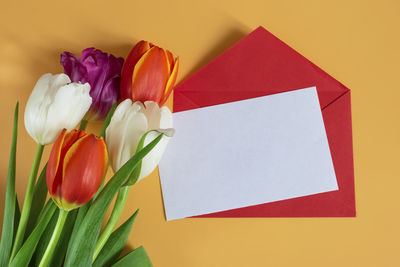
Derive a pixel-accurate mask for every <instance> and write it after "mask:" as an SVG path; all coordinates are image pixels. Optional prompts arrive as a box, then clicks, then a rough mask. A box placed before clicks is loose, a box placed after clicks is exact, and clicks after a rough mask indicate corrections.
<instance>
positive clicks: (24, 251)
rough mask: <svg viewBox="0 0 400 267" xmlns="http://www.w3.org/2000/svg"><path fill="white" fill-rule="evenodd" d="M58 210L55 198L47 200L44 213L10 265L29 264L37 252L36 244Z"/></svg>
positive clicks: (16, 266)
mask: <svg viewBox="0 0 400 267" xmlns="http://www.w3.org/2000/svg"><path fill="white" fill-rule="evenodd" d="M55 210H56V205H55V204H54V202H53V200H49V201H47V204H46V206H45V207H44V209H43V212H42V214H41V215H40V216H39V221H38V223H37V225H36V227H35V229H33V232H32V233H31V234H30V236H29V237H28V239H27V240H26V241H25V243H24V244H23V245H22V247H21V248H20V250H19V251H18V253H17V255H16V256H15V257H14V259H13V260H12V262H11V263H10V265H9V267H24V266H28V264H29V262H30V261H31V258H32V255H33V253H34V252H35V249H36V246H37V244H38V242H39V240H40V237H41V236H42V234H43V232H44V230H45V229H46V227H47V224H48V223H49V221H50V219H51V217H52V216H53V214H54V212H55Z"/></svg>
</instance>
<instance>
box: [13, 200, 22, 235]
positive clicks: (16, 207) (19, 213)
mask: <svg viewBox="0 0 400 267" xmlns="http://www.w3.org/2000/svg"><path fill="white" fill-rule="evenodd" d="M20 218H21V211H20V209H19V205H18V196H16V198H15V215H14V238H15V235H16V234H17V228H18V224H19V219H20Z"/></svg>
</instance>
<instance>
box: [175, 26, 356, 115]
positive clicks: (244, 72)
mask: <svg viewBox="0 0 400 267" xmlns="http://www.w3.org/2000/svg"><path fill="white" fill-rule="evenodd" d="M293 84H295V87H294V86H293ZM311 86H316V87H317V90H318V96H319V99H320V103H321V107H325V106H326V105H328V104H329V103H331V102H332V101H334V100H335V99H336V98H337V97H338V96H340V95H342V94H343V93H344V92H346V91H348V88H346V87H345V86H344V85H343V84H341V83H340V82H338V81H337V80H335V79H334V78H332V77H331V76H329V75H328V74H327V73H326V72H324V71H323V70H321V69H320V68H319V67H318V66H316V65H315V64H313V63H312V62H310V61H309V60H307V59H306V58H305V57H303V56H302V55H300V54H299V53H298V52H296V51H295V50H294V49H292V48H290V47H289V46H288V45H286V44H285V43H283V42H282V41H280V40H279V39H278V38H277V37H275V36H274V35H272V34H271V33H269V32H268V31H267V30H265V29H264V28H262V27H259V28H258V29H256V30H255V31H253V32H252V33H251V34H249V35H248V36H246V37H244V38H243V39H242V40H240V41H239V42H237V43H236V44H235V45H233V46H232V47H231V48H229V49H228V50H226V51H225V52H223V53H222V54H221V55H219V56H218V57H217V58H215V59H214V60H212V61H211V62H210V63H209V64H208V65H206V66H205V67H203V68H202V69H200V70H199V71H198V72H197V73H195V74H194V75H192V76H191V77H189V78H188V79H186V80H185V81H183V82H182V83H180V84H179V85H178V86H177V87H176V88H175V93H174V97H176V99H177V101H174V111H175V112H179V111H183V110H188V109H192V108H197V107H205V106H209V105H210V104H211V105H216V104H222V103H227V102H233V101H238V100H244V99H248V98H254V97H260V96H265V95H270V94H276V93H281V92H285V91H291V90H294V89H298V88H306V87H311ZM182 95H185V96H186V98H189V99H191V101H192V102H194V104H196V105H197V106H193V105H186V104H183V105H182V103H181V102H180V101H179V97H180V96H182ZM174 99H175V98H174ZM210 100H211V101H210Z"/></svg>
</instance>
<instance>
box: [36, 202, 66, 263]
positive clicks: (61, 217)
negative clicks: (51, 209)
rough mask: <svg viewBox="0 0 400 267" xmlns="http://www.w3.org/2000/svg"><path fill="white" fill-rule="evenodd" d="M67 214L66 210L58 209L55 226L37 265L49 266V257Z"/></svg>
mask: <svg viewBox="0 0 400 267" xmlns="http://www.w3.org/2000/svg"><path fill="white" fill-rule="evenodd" d="M67 216H68V211H66V210H63V209H59V213H58V219H57V224H56V227H55V228H54V231H53V234H52V236H51V238H50V241H49V244H48V245H47V248H46V251H45V252H44V254H43V257H42V260H41V261H40V263H39V267H47V266H49V263H50V260H51V257H52V256H53V253H54V250H55V248H56V246H57V243H58V239H59V238H60V235H61V232H62V230H63V227H64V223H65V220H66V219H67Z"/></svg>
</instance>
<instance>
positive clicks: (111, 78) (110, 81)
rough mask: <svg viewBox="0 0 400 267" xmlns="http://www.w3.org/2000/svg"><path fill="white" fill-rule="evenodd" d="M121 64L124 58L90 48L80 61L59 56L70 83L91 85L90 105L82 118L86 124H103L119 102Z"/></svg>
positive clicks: (66, 54)
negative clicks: (88, 121)
mask: <svg viewBox="0 0 400 267" xmlns="http://www.w3.org/2000/svg"><path fill="white" fill-rule="evenodd" d="M123 63H124V59H123V58H121V57H120V58H116V57H115V56H113V55H111V54H107V53H104V52H102V51H101V50H99V49H95V48H93V47H91V48H86V49H85V50H83V51H82V57H81V58H79V57H77V56H75V55H74V54H72V53H70V52H64V53H62V54H61V65H63V67H64V73H65V74H67V75H68V76H69V77H70V79H71V81H72V82H81V83H86V82H88V83H89V84H90V96H91V97H92V100H93V102H92V105H91V107H90V109H89V111H88V113H87V114H86V116H85V119H86V120H90V121H96V120H104V119H105V117H106V116H107V113H108V111H109V110H110V108H111V106H112V105H113V104H114V103H115V102H116V101H117V100H118V98H119V83H120V77H121V70H122V65H123Z"/></svg>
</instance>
